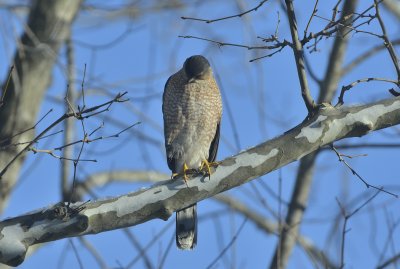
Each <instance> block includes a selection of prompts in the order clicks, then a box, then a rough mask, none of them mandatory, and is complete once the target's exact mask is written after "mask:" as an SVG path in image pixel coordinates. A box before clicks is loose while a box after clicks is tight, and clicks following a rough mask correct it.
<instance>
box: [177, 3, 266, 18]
mask: <svg viewBox="0 0 400 269" xmlns="http://www.w3.org/2000/svg"><path fill="white" fill-rule="evenodd" d="M267 1H268V0H262V1H261V2H260V3H259V4H258V5H257V6H256V7H254V8H252V9H249V10H247V11H244V12H242V13H239V14H236V15H231V16H227V17H222V18H218V19H199V18H192V17H181V19H182V20H193V21H202V22H205V23H213V22H216V21H222V20H228V19H232V18H235V17H238V18H240V17H242V16H244V15H246V14H248V13H250V12H253V11H257V9H259V8H260V7H261V6H262V5H264V3H265V2H267Z"/></svg>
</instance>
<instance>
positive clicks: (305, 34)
mask: <svg viewBox="0 0 400 269" xmlns="http://www.w3.org/2000/svg"><path fill="white" fill-rule="evenodd" d="M318 1H319V0H316V1H315V4H314V9H313V11H312V13H311V16H310V19H308V22H307V26H306V29H304V37H303V39H304V38H306V36H307V33H308V27H310V24H311V21H312V19H313V18H314V15H315V14H316V13H317V11H318V9H317V7H318Z"/></svg>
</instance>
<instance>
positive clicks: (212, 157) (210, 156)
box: [208, 121, 221, 162]
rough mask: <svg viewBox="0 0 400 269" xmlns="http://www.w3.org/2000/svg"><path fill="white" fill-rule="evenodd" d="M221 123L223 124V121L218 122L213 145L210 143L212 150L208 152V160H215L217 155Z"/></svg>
mask: <svg viewBox="0 0 400 269" xmlns="http://www.w3.org/2000/svg"><path fill="white" fill-rule="evenodd" d="M220 124H221V121H220V122H218V124H217V130H216V131H215V136H214V139H213V140H212V142H211V145H210V151H209V153H208V162H213V161H215V158H216V157H217V152H218V145H219V129H220Z"/></svg>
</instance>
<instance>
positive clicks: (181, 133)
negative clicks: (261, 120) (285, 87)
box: [162, 55, 222, 250]
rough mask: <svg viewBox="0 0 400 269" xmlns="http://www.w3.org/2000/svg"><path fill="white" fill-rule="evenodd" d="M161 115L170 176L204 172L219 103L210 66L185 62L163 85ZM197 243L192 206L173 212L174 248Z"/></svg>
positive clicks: (210, 160) (200, 60)
mask: <svg viewBox="0 0 400 269" xmlns="http://www.w3.org/2000/svg"><path fill="white" fill-rule="evenodd" d="M162 111H163V117H164V137H165V149H166V154H167V163H168V167H169V169H171V171H172V176H173V177H176V176H178V175H182V176H183V179H184V181H185V182H186V184H187V180H188V175H187V174H188V173H189V172H188V171H192V170H196V171H198V172H205V173H206V174H207V175H208V176H210V174H211V171H210V165H213V164H215V163H214V161H215V157H216V155H217V150H218V143H219V134H220V123H221V115H222V101H221V94H220V91H219V88H218V85H217V83H216V81H215V78H214V76H213V73H212V70H211V66H210V63H209V62H208V60H207V59H206V58H205V57H204V56H201V55H194V56H191V57H189V58H187V59H186V61H185V63H184V64H183V67H182V68H181V69H180V70H179V71H178V72H176V73H175V74H173V75H172V76H170V77H169V78H168V80H167V82H166V84H165V88H164V94H163V104H162ZM196 243H197V213H196V204H193V205H190V206H188V207H186V208H184V209H182V210H180V211H177V212H176V245H177V246H178V248H180V249H185V250H189V249H193V248H194V247H195V246H196Z"/></svg>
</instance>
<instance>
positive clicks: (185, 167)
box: [183, 163, 189, 187]
mask: <svg viewBox="0 0 400 269" xmlns="http://www.w3.org/2000/svg"><path fill="white" fill-rule="evenodd" d="M188 170H189V167H188V166H187V164H186V163H183V181H185V184H186V187H189V186H188V184H187V181H188V179H189V177H188V175H187V171H188Z"/></svg>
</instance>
